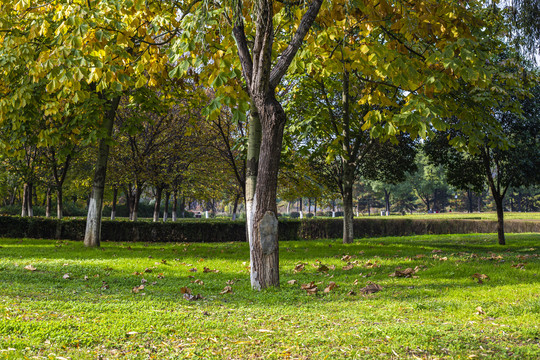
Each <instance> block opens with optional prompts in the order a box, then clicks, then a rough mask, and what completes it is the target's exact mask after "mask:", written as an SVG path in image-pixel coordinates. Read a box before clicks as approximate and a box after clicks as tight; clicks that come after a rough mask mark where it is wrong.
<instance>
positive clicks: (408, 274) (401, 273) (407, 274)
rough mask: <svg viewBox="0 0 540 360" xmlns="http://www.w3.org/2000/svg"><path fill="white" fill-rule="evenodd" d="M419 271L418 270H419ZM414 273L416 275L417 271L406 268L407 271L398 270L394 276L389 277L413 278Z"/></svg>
mask: <svg viewBox="0 0 540 360" xmlns="http://www.w3.org/2000/svg"><path fill="white" fill-rule="evenodd" d="M417 271H418V270H417ZM414 273H416V271H415V270H413V269H412V268H406V269H405V270H397V269H396V271H395V272H393V273H392V274H390V275H388V276H391V277H406V278H408V277H411V276H412V275H413V274H414Z"/></svg>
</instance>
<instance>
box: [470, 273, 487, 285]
mask: <svg viewBox="0 0 540 360" xmlns="http://www.w3.org/2000/svg"><path fill="white" fill-rule="evenodd" d="M472 277H473V279H478V283H479V284H482V283H483V282H484V281H483V280H489V276H487V275H486V274H478V273H476V274H473V275H472Z"/></svg>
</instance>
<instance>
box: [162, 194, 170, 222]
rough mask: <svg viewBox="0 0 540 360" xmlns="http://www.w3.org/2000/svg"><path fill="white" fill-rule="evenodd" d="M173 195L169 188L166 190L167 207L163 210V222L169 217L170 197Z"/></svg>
mask: <svg viewBox="0 0 540 360" xmlns="http://www.w3.org/2000/svg"><path fill="white" fill-rule="evenodd" d="M170 197H171V192H170V191H169V190H167V191H165V209H164V211H163V222H166V221H167V218H168V217H169V199H170Z"/></svg>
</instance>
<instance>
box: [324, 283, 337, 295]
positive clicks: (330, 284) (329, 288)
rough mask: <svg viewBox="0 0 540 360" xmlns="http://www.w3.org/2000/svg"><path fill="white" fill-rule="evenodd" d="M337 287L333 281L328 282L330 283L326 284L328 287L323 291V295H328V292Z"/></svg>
mask: <svg viewBox="0 0 540 360" xmlns="http://www.w3.org/2000/svg"><path fill="white" fill-rule="evenodd" d="M337 287H338V286H337V285H336V283H335V282H333V281H330V283H329V284H328V286H327V287H326V288H325V289H324V292H325V293H329V292H330V291H332V290H334V289H335V288H337Z"/></svg>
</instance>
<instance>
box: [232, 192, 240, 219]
mask: <svg viewBox="0 0 540 360" xmlns="http://www.w3.org/2000/svg"><path fill="white" fill-rule="evenodd" d="M239 200H240V194H236V196H235V197H234V205H233V211H232V220H233V221H234V220H236V212H237V211H238V201H239Z"/></svg>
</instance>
